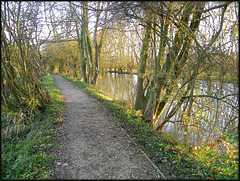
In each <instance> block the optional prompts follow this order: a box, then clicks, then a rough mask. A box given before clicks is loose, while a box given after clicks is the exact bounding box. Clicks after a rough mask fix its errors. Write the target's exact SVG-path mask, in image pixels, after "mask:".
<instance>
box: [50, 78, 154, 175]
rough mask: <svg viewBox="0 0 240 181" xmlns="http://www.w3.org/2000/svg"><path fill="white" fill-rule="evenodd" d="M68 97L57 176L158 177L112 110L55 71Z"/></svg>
mask: <svg viewBox="0 0 240 181" xmlns="http://www.w3.org/2000/svg"><path fill="white" fill-rule="evenodd" d="M51 75H52V76H53V78H54V80H55V83H56V85H57V87H58V88H59V89H60V91H61V93H62V95H63V96H64V97H65V103H64V104H65V107H66V114H65V115H64V123H63V124H62V127H61V129H59V131H58V139H59V144H60V145H59V148H58V149H57V160H56V162H54V167H55V168H54V169H55V171H54V173H55V174H54V178H55V179H157V178H158V174H157V172H156V170H155V169H154V168H153V166H152V165H151V164H150V163H149V162H148V161H147V160H146V158H145V157H144V156H143V155H142V154H141V153H140V152H139V151H138V150H137V149H136V147H134V144H133V143H132V142H130V141H129V139H128V138H127V136H126V135H125V134H124V132H123V131H122V130H121V128H120V127H119V126H118V125H117V124H116V123H115V122H114V120H113V119H112V117H111V116H110V115H109V114H108V112H107V111H106V110H105V109H104V108H103V107H102V106H101V105H100V104H99V103H98V102H97V100H95V99H93V98H91V97H90V96H89V95H87V94H86V93H84V92H83V91H81V90H80V89H79V88H77V87H76V86H74V85H73V84H72V83H71V82H69V81H67V80H66V79H64V78H63V77H61V76H60V75H56V74H51Z"/></svg>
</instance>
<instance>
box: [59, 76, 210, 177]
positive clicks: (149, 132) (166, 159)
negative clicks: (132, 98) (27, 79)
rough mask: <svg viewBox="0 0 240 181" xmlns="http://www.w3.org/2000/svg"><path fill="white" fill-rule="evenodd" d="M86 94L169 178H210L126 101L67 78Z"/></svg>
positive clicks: (197, 164) (202, 167)
mask: <svg viewBox="0 0 240 181" xmlns="http://www.w3.org/2000/svg"><path fill="white" fill-rule="evenodd" d="M63 77H64V78H66V79H67V80H69V81H71V82H73V83H74V84H75V85H76V86H77V87H79V88H80V89H82V90H83V91H84V92H86V93H87V94H89V95H90V96H92V97H93V98H95V99H97V100H98V101H99V102H100V103H101V104H103V105H104V107H105V108H107V109H108V111H109V112H111V113H112V115H113V116H114V117H115V119H116V121H118V123H119V124H120V125H121V126H122V127H123V128H124V129H125V130H126V131H127V133H128V134H129V135H130V136H131V137H132V138H133V140H134V141H135V142H136V143H137V144H138V145H139V146H140V148H141V149H142V150H143V151H144V152H145V153H146V154H147V155H148V156H149V157H150V158H151V159H152V161H153V162H154V163H155V164H156V165H157V166H158V168H159V169H160V170H161V171H162V172H163V174H164V175H165V176H166V177H167V178H168V179H177V178H178V179H179V178H182V179H204V178H205V179H206V178H207V177H208V176H209V175H208V174H207V173H204V170H206V168H205V167H204V165H201V166H200V165H199V163H198V162H197V161H195V160H194V158H192V157H190V156H188V154H187V152H186V151H183V150H181V145H180V143H179V142H178V141H177V140H176V139H175V138H174V137H171V136H169V135H166V134H163V133H158V132H156V131H154V130H153V129H152V127H151V125H150V124H147V123H145V122H144V121H142V119H141V112H139V111H135V110H133V109H130V108H129V106H128V105H129V104H128V102H126V101H116V100H114V99H112V98H110V97H107V96H106V95H104V94H103V93H101V92H99V91H98V90H96V89H95V88H94V87H93V86H92V85H90V84H87V83H83V82H80V81H77V80H76V79H74V78H70V77H68V76H65V75H63Z"/></svg>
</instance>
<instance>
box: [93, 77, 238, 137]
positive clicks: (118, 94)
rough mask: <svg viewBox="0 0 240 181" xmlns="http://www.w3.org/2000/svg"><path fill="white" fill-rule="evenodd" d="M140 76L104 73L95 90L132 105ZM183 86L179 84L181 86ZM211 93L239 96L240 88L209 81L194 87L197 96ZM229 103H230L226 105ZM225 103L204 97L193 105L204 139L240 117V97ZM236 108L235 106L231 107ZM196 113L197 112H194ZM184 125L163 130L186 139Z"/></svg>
mask: <svg viewBox="0 0 240 181" xmlns="http://www.w3.org/2000/svg"><path fill="white" fill-rule="evenodd" d="M136 85H137V75H130V74H118V73H102V74H101V75H100V78H99V80H98V83H97V85H96V88H97V89H99V90H100V91H102V92H104V93H105V94H107V95H109V96H110V97H114V98H115V99H117V100H121V99H123V100H129V101H130V103H131V104H132V105H133V104H134V100H135V94H136ZM179 85H180V84H179ZM209 91H210V93H211V96H216V97H220V98H221V97H224V96H226V95H229V94H236V93H238V87H234V86H233V84H223V86H222V87H221V86H220V85H219V83H215V82H212V83H211V84H208V83H207V82H206V81H198V82H197V83H196V86H195V90H194V94H197V95H206V94H207V92H209ZM224 101H227V102H228V103H226V102H224ZM224 101H220V100H216V99H213V98H208V97H203V98H199V99H198V101H195V102H194V106H195V107H196V108H194V109H193V117H192V118H191V120H192V123H191V124H193V123H194V124H196V123H197V124H198V126H197V127H196V126H195V128H194V129H196V128H197V129H199V128H201V130H202V131H203V130H205V133H204V131H203V132H202V131H201V132H202V133H201V134H204V135H205V137H204V138H205V139H207V137H208V138H209V137H210V136H211V135H214V134H216V133H217V132H218V130H216V129H215V128H216V127H217V129H219V130H220V131H222V130H224V127H225V126H226V124H227V123H228V121H229V120H231V119H234V117H235V116H236V114H238V108H237V109H236V107H237V101H238V100H237V96H229V97H227V98H225V99H224ZM231 105H233V106H235V108H234V109H233V107H232V106H231ZM194 112H195V113H194ZM216 112H217V114H216ZM175 120H179V118H178V115H177V114H176V116H174V117H172V118H171V121H173V122H174V121H175ZM234 122H235V123H233V124H232V123H231V124H232V125H231V127H232V128H234V126H237V124H238V118H237V120H236V121H234ZM180 127H182V125H181V124H175V123H174V124H173V123H167V124H166V125H165V127H164V131H166V132H174V133H175V134H178V136H179V138H183V134H182V132H183V130H182V129H180ZM192 138H193V140H192V141H193V142H194V140H195V139H197V135H196V136H192Z"/></svg>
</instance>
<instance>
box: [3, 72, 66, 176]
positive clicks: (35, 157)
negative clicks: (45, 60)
mask: <svg viewBox="0 0 240 181" xmlns="http://www.w3.org/2000/svg"><path fill="white" fill-rule="evenodd" d="M42 82H43V84H44V85H45V86H46V88H47V90H48V91H49V92H50V95H51V97H52V99H53V101H54V103H53V104H52V105H49V106H48V107H47V109H46V111H45V112H44V113H39V114H37V115H35V116H31V115H25V114H23V113H22V112H21V111H19V112H12V111H11V110H8V109H6V108H5V107H3V106H2V107H1V138H2V140H1V141H2V142H1V155H2V156H1V178H2V179H11V180H12V179H50V178H51V175H52V171H51V167H52V162H53V161H54V160H55V157H54V154H53V152H52V151H51V150H53V149H55V148H56V147H57V143H56V138H55V137H54V136H55V134H56V127H57V125H59V124H61V113H62V112H63V111H64V107H63V103H62V101H61V95H60V92H59V90H58V89H57V87H56V85H55V84H54V80H53V78H52V76H50V75H49V74H47V75H45V76H44V77H42Z"/></svg>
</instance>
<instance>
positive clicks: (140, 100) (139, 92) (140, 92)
mask: <svg viewBox="0 0 240 181" xmlns="http://www.w3.org/2000/svg"><path fill="white" fill-rule="evenodd" d="M147 18H148V20H147V23H146V24H147V26H146V32H145V37H144V39H143V44H142V49H141V54H140V69H139V73H138V79H137V88H136V100H135V104H134V108H135V109H136V110H143V108H144V103H145V97H144V89H143V80H144V78H145V72H146V62H147V57H148V48H149V43H150V40H151V37H152V23H151V16H150V15H149V13H148V14H147Z"/></svg>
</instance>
